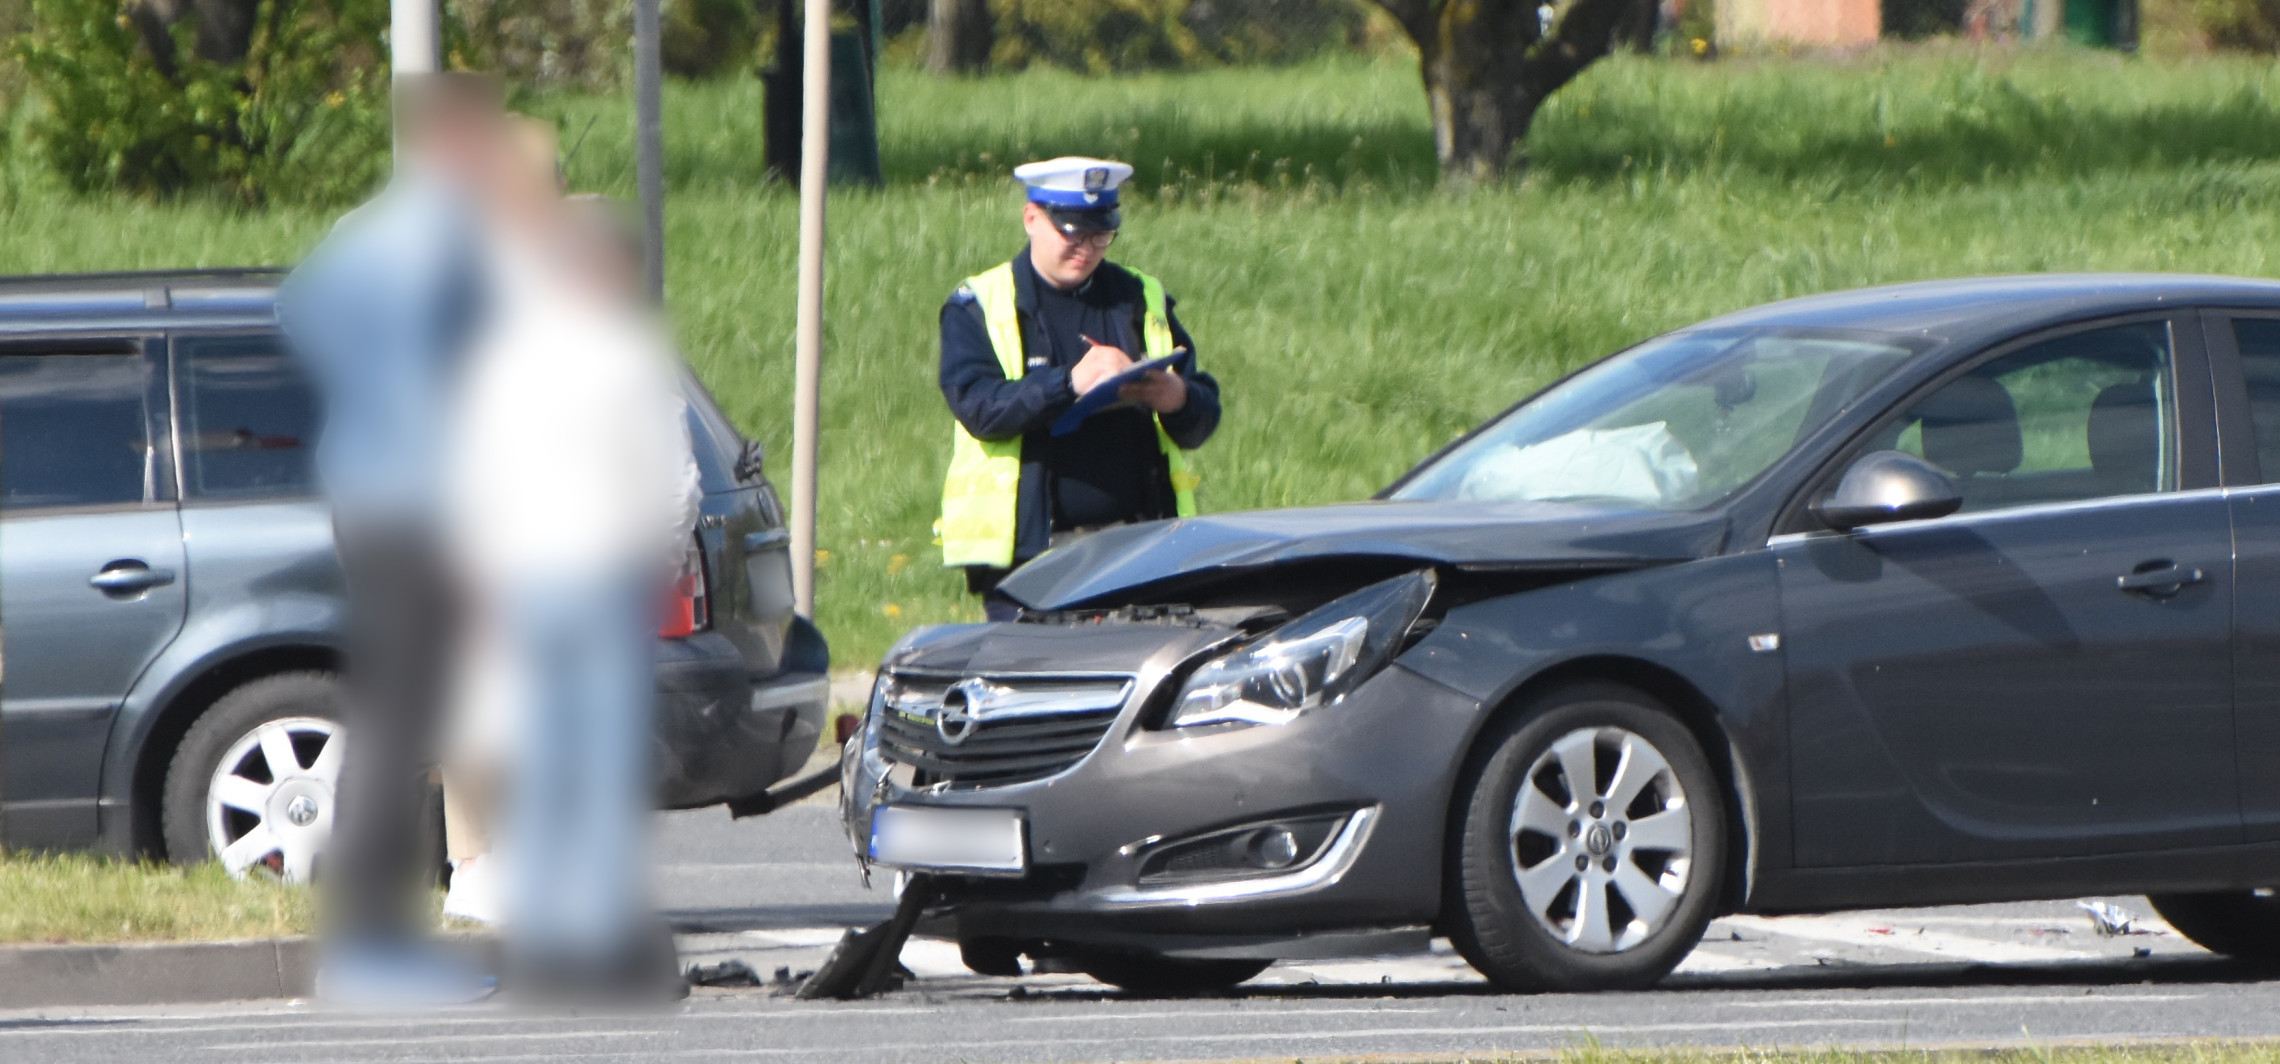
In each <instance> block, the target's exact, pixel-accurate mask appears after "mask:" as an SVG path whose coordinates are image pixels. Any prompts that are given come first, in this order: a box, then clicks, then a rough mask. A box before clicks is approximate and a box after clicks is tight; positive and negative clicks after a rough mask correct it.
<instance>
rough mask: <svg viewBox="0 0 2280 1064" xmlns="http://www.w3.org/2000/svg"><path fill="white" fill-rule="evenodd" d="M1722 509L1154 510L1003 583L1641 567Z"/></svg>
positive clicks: (1102, 599) (1680, 545)
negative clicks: (1318, 566)
mask: <svg viewBox="0 0 2280 1064" xmlns="http://www.w3.org/2000/svg"><path fill="white" fill-rule="evenodd" d="M1725 538H1726V520H1725V517H1724V516H1723V515H1722V514H1718V513H1707V514H1705V513H1662V512H1658V511H1646V510H1610V509H1603V508H1600V507H1593V506H1577V505H1570V504H1565V503H1542V502H1443V501H1425V502H1389V501H1377V502H1360V503H1348V504H1343V505H1338V506H1320V507H1313V508H1309V509H1302V510H1259V511H1254V512H1251V513H1237V514H1224V515H1216V514H1215V515H1213V516H1210V517H1191V518H1185V519H1180V520H1172V521H1152V522H1149V523H1147V524H1142V525H1131V526H1127V527H1123V528H1113V529H1109V530H1107V531H1105V532H1099V533H1095V534H1093V535H1091V536H1087V537H1085V538H1083V539H1081V540H1078V541H1077V542H1075V543H1072V544H1069V545H1068V546H1065V547H1060V548H1057V549H1055V550H1052V551H1049V552H1047V553H1045V554H1044V555H1042V556H1040V557H1038V558H1037V559H1036V560H1035V561H1032V562H1030V563H1029V564H1028V565H1025V566H1023V567H1021V568H1020V569H1018V570H1016V571H1015V572H1014V573H1013V575H1012V576H1009V577H1007V578H1006V580H1005V582H1004V583H1002V584H1000V585H998V590H999V591H1000V592H1002V593H1003V594H1005V595H1006V596H1008V597H1010V598H1012V599H1013V600H1014V601H1016V602H1019V603H1021V604H1022V605H1024V606H1027V607H1029V608H1030V609H1033V610H1067V609H1076V608H1084V607H1091V606H1101V605H1117V604H1121V602H1122V601H1123V600H1127V599H1129V597H1130V595H1131V594H1132V593H1133V592H1135V591H1138V590H1140V589H1143V588H1147V587H1151V586H1155V585H1163V584H1183V585H1184V584H1190V583H1193V582H1196V581H1198V580H1208V579H1209V578H1210V577H1211V575H1212V574H1214V573H1221V572H1223V573H1230V574H1232V573H1235V572H1255V571H1258V570H1260V569H1263V568H1268V567H1274V566H1283V565H1290V564H1294V563H1309V562H1312V563H1321V562H1335V561H1337V560H1340V559H1355V560H1364V559H1368V560H1379V561H1384V562H1398V563H1405V564H1406V563H1422V564H1426V565H1434V566H1452V567H1457V568H1464V569H1527V568H1553V569H1593V568H1610V569H1618V568H1636V567H1639V566H1644V565H1659V564H1665V563H1669V562H1677V561H1686V560H1689V559H1693V558H1702V557H1708V556H1710V555H1712V554H1715V553H1717V552H1718V551H1719V550H1720V549H1722V548H1723V547H1724V545H1725Z"/></svg>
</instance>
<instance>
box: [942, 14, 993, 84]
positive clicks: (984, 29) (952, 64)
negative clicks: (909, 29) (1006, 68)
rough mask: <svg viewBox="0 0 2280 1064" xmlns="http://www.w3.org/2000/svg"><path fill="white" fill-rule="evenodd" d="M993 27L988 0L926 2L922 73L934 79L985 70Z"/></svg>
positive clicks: (988, 60)
mask: <svg viewBox="0 0 2280 1064" xmlns="http://www.w3.org/2000/svg"><path fill="white" fill-rule="evenodd" d="M995 37H996V26H994V25H993V24H992V23H991V21H990V5H989V0H930V2H929V3H928V5H927V13H926V71H927V73H930V74H933V75H934V76H936V77H947V76H949V75H951V74H979V73H981V72H983V71H984V70H987V69H989V65H990V46H991V44H992V43H994V39H995Z"/></svg>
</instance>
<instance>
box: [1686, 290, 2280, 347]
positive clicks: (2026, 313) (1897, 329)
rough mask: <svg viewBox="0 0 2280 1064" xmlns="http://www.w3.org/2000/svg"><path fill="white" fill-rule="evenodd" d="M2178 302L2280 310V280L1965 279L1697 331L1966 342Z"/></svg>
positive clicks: (1755, 313)
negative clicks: (1798, 331) (1844, 332)
mask: <svg viewBox="0 0 2280 1064" xmlns="http://www.w3.org/2000/svg"><path fill="white" fill-rule="evenodd" d="M2180 306H2186V307H2195V306H2205V307H2238V308H2276V309H2280V282H2274V281H2263V280H2254V279H2250V278H2244V277H2215V276H2198V275H2192V274H2168V273H2072V274H2065V273H2041V274H2023V275H2014V276H1999V277H1965V278H1957V279H1954V280H1943V281H1919V282H1915V283H1911V284H1895V285H1882V286H1879V287H1875V288H1856V289H1852V290H1850V291H1845V292H1831V293H1827V294H1825V295H1813V296H1804V297H1802V298H1798V299H1785V300H1782V301H1781V302H1778V303H1768V304H1765V305H1763V306H1758V307H1751V308H1749V309H1747V310H1741V311H1736V312H1735V313H1732V314H1727V315H1723V316H1721V317H1717V318H1712V319H1710V320H1709V321H1705V322H1702V323H1701V324H1699V325H1696V326H1693V327H1692V328H1726V327H1770V328H1809V329H1859V330H1866V331H1873V332H1884V333H1901V334H1910V335H1917V336H1926V337H1934V338H1938V339H1945V340H1957V341H1965V340H1977V339H1981V338H1983V337H1987V336H1991V335H1994V334H2005V333H2014V332H2019V331H2023V330H2028V329H2034V328H2039V327H2042V326H2045V325H2056V324H2059V323H2062V322H2067V321H2078V320H2083V319H2087V318H2097V317H2105V316H2109V315H2118V314H2130V313H2135V312H2140V311H2152V310H2161V309H2165V308H2169V307H2180Z"/></svg>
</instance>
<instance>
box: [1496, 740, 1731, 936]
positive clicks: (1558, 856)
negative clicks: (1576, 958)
mask: <svg viewBox="0 0 2280 1064" xmlns="http://www.w3.org/2000/svg"><path fill="white" fill-rule="evenodd" d="M1509 835H1510V838H1511V842H1512V847H1511V849H1512V872H1513V875H1514V876H1515V877H1516V878H1517V880H1518V882H1519V886H1520V896H1521V899H1522V900H1523V901H1524V902H1525V903H1526V906H1527V909H1528V911H1529V912H1530V913H1531V914H1533V915H1534V916H1535V918H1536V920H1537V922H1538V923H1539V924H1541V925H1542V926H1543V928H1544V929H1545V930H1546V931H1548V932H1550V933H1551V935H1552V937H1553V938H1555V939H1557V940H1559V941H1561V942H1563V943H1565V944H1567V945H1568V946H1569V947H1571V948H1573V949H1576V950H1579V951H1582V952H1585V953H1620V952H1622V951H1624V950H1628V949H1631V948H1632V947H1634V946H1637V945H1638V944H1640V943H1641V942H1644V941H1646V940H1647V939H1648V938H1649V937H1650V936H1652V935H1653V934H1654V933H1655V932H1656V931H1658V930H1660V929H1661V928H1662V927H1663V926H1664V925H1665V924H1667V923H1668V922H1669V921H1670V919H1671V916H1672V914H1673V913H1674V912H1676V911H1677V909H1678V905H1679V900H1680V899H1681V897H1683V896H1684V894H1685V893H1686V884H1687V877H1688V874H1689V872H1690V871H1691V868H1692V850H1693V844H1694V842H1693V840H1694V814H1693V812H1692V811H1691V810H1690V809H1689V808H1688V806H1687V800H1686V792H1685V789H1684V788H1682V787H1681V786H1680V785H1679V781H1678V776H1677V774H1676V773H1675V772H1673V771H1672V770H1671V766H1670V762H1669V760H1668V759H1667V758H1665V757H1664V756H1663V754H1662V752H1661V751H1658V750H1656V749H1655V747H1654V744H1652V743H1650V742H1648V741H1647V740H1646V739H1645V738H1643V737H1641V736H1639V735H1637V734H1635V733H1633V732H1631V731H1628V730H1625V729H1623V728H1618V727H1612V726H1606V727H1596V728H1579V729H1577V730H1575V731H1571V732H1568V733H1567V734H1566V735H1563V736H1561V737H1560V739H1559V740H1558V741H1557V742H1554V743H1552V744H1551V746H1550V747H1549V748H1547V749H1545V751H1544V753H1543V754H1542V755H1541V756H1540V757H1538V758H1537V759H1536V761H1535V763H1534V764H1532V765H1531V766H1530V767H1529V769H1528V774H1527V777H1526V778H1525V779H1524V780H1523V781H1522V782H1521V784H1520V790H1519V793H1518V794H1517V795H1516V796H1515V798H1514V800H1513V808H1512V818H1511V824H1510V829H1509Z"/></svg>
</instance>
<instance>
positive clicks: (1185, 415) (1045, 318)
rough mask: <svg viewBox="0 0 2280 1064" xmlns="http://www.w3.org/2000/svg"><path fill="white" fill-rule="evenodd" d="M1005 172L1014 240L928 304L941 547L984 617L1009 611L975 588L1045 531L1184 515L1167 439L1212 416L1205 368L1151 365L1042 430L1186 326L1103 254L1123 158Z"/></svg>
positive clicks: (1212, 391)
mask: <svg viewBox="0 0 2280 1064" xmlns="http://www.w3.org/2000/svg"><path fill="white" fill-rule="evenodd" d="M1013 176H1014V177H1015V178H1017V179H1019V180H1020V181H1021V183H1022V184H1023V185H1024V186H1026V187H1027V190H1028V202H1027V203H1025V204H1023V205H1022V208H1021V224H1022V228H1023V229H1024V230H1025V231H1027V233H1028V235H1029V246H1028V247H1026V248H1024V249H1022V252H1021V253H1020V254H1018V255H1015V256H1014V257H1013V261H1011V262H1007V263H1001V264H999V265H998V266H996V267H995V268H993V269H991V270H989V271H987V272H985V273H981V274H977V275H975V276H973V277H969V278H967V279H966V283H964V284H962V285H959V286H958V290H957V291H956V292H953V293H951V295H950V300H949V302H948V303H946V304H944V305H943V307H942V367H941V384H942V397H943V398H944V399H946V400H948V401H949V404H950V412H951V414H952V415H954V416H955V417H956V418H957V427H956V432H955V434H954V435H955V439H956V442H955V446H954V449H953V451H952V453H951V459H950V473H949V476H948V478H947V479H946V480H945V482H944V485H943V489H942V524H941V534H942V555H943V562H944V564H946V565H948V566H950V567H952V568H962V569H964V570H966V586H967V589H968V590H969V591H972V592H973V593H975V594H977V595H984V596H988V597H987V598H985V600H984V604H985V606H986V608H987V610H988V612H989V615H990V617H991V619H993V620H1004V619H1009V618H1010V617H1012V616H1013V614H1014V612H1015V611H1014V608H1013V606H1012V604H1011V603H1009V602H1006V601H1004V600H1003V599H1001V598H998V597H996V596H991V595H990V594H989V593H990V591H991V590H992V589H994V588H995V587H996V586H997V583H998V581H999V580H1001V579H1003V578H1004V577H1005V575H1006V573H1007V572H1009V571H1010V570H1012V569H1013V567H1015V566H1017V565H1019V564H1021V563H1022V562H1025V561H1028V560H1029V559H1030V558H1033V557H1036V556H1037V555H1039V554H1042V553H1044V552H1045V551H1046V549H1047V548H1049V547H1051V546H1052V545H1053V544H1054V543H1055V542H1056V541H1065V540H1067V539H1068V538H1070V537H1071V536H1074V535H1081V534H1083V533H1086V532H1091V531H1095V530H1097V529H1100V528H1105V527H1108V526H1111V525H1118V524H1124V523H1127V522H1133V521H1150V520H1155V519H1157V518H1163V517H1172V516H1182V517H1185V516H1190V515H1192V514H1194V513H1195V480H1196V478H1195V476H1194V474H1192V473H1190V472H1189V471H1188V466H1187V459H1186V457H1185V456H1184V455H1183V454H1182V452H1183V451H1190V450H1194V449H1195V448H1197V447H1200V446H1202V445H1203V442H1204V441H1205V440H1207V439H1210V438H1211V433H1212V431H1213V430H1214V429H1217V428H1218V427H1219V385H1218V383H1217V382H1216V381H1214V380H1212V379H1211V377H1210V375H1209V374H1205V373H1201V372H1192V371H1191V372H1189V373H1187V374H1185V375H1182V374H1180V373H1175V372H1170V371H1157V372H1153V373H1149V374H1146V375H1144V376H1143V377H1141V378H1140V379H1139V380H1137V381H1135V382H1131V383H1127V384H1124V385H1122V386H1121V387H1120V388H1119V391H1118V395H1117V398H1118V400H1119V403H1118V405H1115V406H1112V407H1110V408H1108V409H1106V410H1103V411H1100V412H1098V413H1095V414H1093V415H1092V416H1091V417H1088V418H1086V419H1085V420H1084V422H1083V423H1082V424H1081V425H1079V426H1078V427H1077V428H1076V430H1075V431H1074V432H1071V433H1070V434H1068V435H1065V436H1055V435H1053V434H1052V433H1051V432H1050V431H1049V428H1050V426H1051V425H1052V424H1053V422H1054V421H1055V420H1056V419H1057V418H1059V417H1060V416H1061V414H1063V413H1065V412H1067V411H1068V409H1069V407H1070V406H1071V405H1072V404H1074V403H1075V402H1076V401H1077V397H1078V396H1080V395H1083V394H1085V393H1086V392H1088V391H1091V390H1092V389H1093V388H1095V387H1098V386H1101V384H1102V382H1104V381H1106V380H1108V379H1109V378H1111V377H1114V376H1115V375H1117V374H1118V373H1121V372H1123V371H1125V370H1127V369H1129V368H1131V366H1132V365H1133V363H1134V361H1135V356H1138V357H1142V358H1151V359H1152V358H1161V357H1163V356H1165V355H1169V354H1172V353H1173V352H1174V351H1176V350H1177V349H1180V348H1185V349H1187V351H1188V352H1189V353H1190V354H1191V355H1192V354H1193V353H1194V351H1195V341H1194V340H1192V339H1191V338H1189V336H1188V334H1187V330H1186V329H1183V328H1181V327H1180V323H1179V319H1178V318H1176V317H1174V316H1173V314H1172V300H1171V298H1170V297H1169V296H1166V295H1165V294H1164V288H1163V285H1162V284H1160V283H1158V282H1157V280H1156V279H1155V278H1153V277H1150V276H1148V275H1147V274H1144V273H1140V272H1139V271H1137V270H1128V269H1125V268H1124V267H1121V266H1118V265H1116V264H1115V263H1112V262H1108V261H1105V260H1104V259H1103V257H1102V256H1103V255H1104V254H1105V253H1106V252H1107V250H1108V246H1109V245H1110V244H1111V243H1113V242H1114V241H1115V240H1116V234H1117V227H1118V226H1119V225H1120V224H1121V223H1122V216H1121V214H1120V212H1119V211H1118V210H1117V195H1116V190H1117V186H1118V185H1121V184H1122V183H1123V182H1124V180H1125V179H1126V178H1129V177H1131V176H1132V167H1131V166H1129V165H1127V164H1124V163H1120V162H1111V161H1108V160H1105V159H1087V158H1078V157H1070V158H1060V159H1052V160H1048V161H1046V162H1036V163H1028V164H1025V165H1023V166H1020V167H1017V168H1015V169H1014V171H1013ZM1186 364H1187V365H1189V366H1193V365H1194V363H1193V362H1192V361H1190V362H1188V363H1186Z"/></svg>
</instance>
